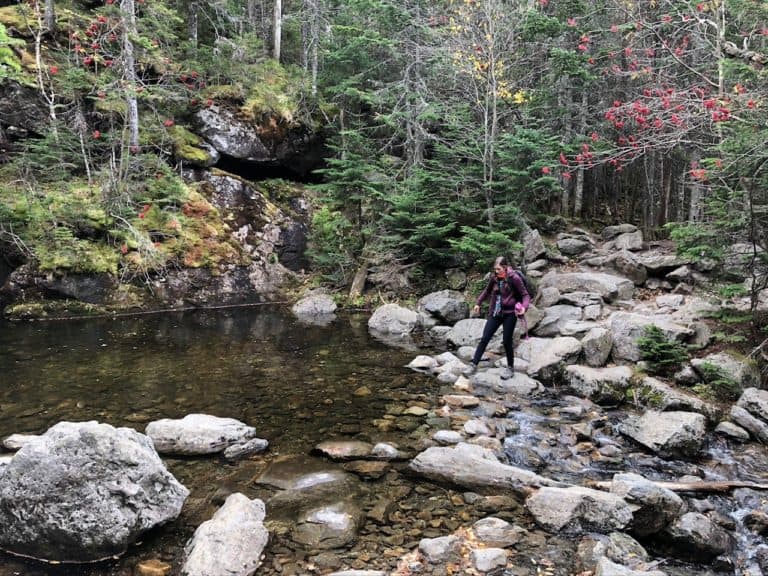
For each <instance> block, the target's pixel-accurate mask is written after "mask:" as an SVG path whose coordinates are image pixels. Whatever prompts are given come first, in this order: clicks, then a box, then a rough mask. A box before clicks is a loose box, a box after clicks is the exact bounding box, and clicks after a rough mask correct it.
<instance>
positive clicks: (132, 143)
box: [120, 0, 139, 152]
mask: <svg viewBox="0 0 768 576" xmlns="http://www.w3.org/2000/svg"><path fill="white" fill-rule="evenodd" d="M120 10H121V12H122V16H123V59H124V61H125V80H126V84H127V86H126V90H125V104H126V107H127V116H128V118H127V120H128V146H129V147H130V150H131V152H137V151H138V149H139V104H138V101H137V100H136V88H137V84H138V79H137V76H136V62H135V57H134V48H133V40H131V38H133V37H136V36H138V33H137V31H136V6H135V4H134V0H121V4H120Z"/></svg>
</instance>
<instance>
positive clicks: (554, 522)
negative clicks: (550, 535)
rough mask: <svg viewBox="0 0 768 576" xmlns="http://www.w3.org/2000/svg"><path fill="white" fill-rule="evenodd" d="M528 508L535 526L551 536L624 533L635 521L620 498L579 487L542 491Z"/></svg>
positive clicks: (534, 497) (527, 504)
mask: <svg viewBox="0 0 768 576" xmlns="http://www.w3.org/2000/svg"><path fill="white" fill-rule="evenodd" d="M525 505H526V508H528V511H529V512H531V514H533V517H534V518H535V519H536V522H537V523H538V524H540V525H541V526H542V527H543V528H544V529H545V530H548V531H550V532H566V533H577V534H578V533H582V532H590V531H594V532H600V533H603V534H605V533H608V532H612V531H613V530H622V529H624V528H626V527H627V526H628V525H629V523H630V522H631V521H632V510H631V508H630V507H629V505H628V504H627V503H626V502H625V501H624V500H623V499H622V498H621V497H619V496H616V495H615V494H611V493H608V492H602V491H600V490H592V489H590V488H582V487H580V486H571V487H569V488H550V487H545V488H541V489H539V490H537V491H536V492H534V493H533V494H532V495H531V496H529V497H528V499H527V500H526V502H525Z"/></svg>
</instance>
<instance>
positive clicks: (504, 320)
mask: <svg viewBox="0 0 768 576" xmlns="http://www.w3.org/2000/svg"><path fill="white" fill-rule="evenodd" d="M515 324H517V316H515V315H514V314H504V315H503V316H491V317H490V318H488V320H486V321H485V327H484V328H483V337H482V338H481V339H480V343H479V344H478V345H477V349H475V356H474V357H473V358H472V363H473V364H479V363H480V360H482V358H483V354H484V353H485V348H486V347H487V346H488V342H490V341H491V338H493V335H494V334H496V330H498V329H499V326H502V325H503V326H504V333H503V336H502V342H503V343H504V352H506V353H507V364H508V365H509V369H510V370H514V369H515V348H514V345H513V342H512V336H513V335H514V333H515Z"/></svg>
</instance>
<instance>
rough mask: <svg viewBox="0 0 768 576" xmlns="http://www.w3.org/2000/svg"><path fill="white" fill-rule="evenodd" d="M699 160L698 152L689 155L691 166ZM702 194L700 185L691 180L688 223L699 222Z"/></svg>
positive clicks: (699, 154)
mask: <svg viewBox="0 0 768 576" xmlns="http://www.w3.org/2000/svg"><path fill="white" fill-rule="evenodd" d="M700 160H701V153H700V152H699V151H698V150H696V151H695V152H693V154H691V164H696V165H698V163H699V161H700ZM703 194H704V190H703V188H702V186H701V183H700V182H699V181H698V180H693V181H692V182H691V199H690V204H689V205H688V221H689V222H699V221H700V220H701V202H702V200H703V198H702V196H703Z"/></svg>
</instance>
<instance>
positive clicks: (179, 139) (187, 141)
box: [168, 126, 212, 165]
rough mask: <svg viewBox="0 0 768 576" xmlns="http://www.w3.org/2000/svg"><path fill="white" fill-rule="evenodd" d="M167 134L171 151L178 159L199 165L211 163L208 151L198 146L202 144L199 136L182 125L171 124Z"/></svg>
mask: <svg viewBox="0 0 768 576" xmlns="http://www.w3.org/2000/svg"><path fill="white" fill-rule="evenodd" d="M168 134H169V135H170V137H171V140H172V142H173V153H174V155H175V156H176V157H177V158H178V159H180V160H185V161H187V162H191V163H193V164H201V165H206V164H210V163H211V160H212V158H211V155H210V153H209V152H208V151H207V150H205V149H204V148H201V147H200V146H201V145H202V144H203V139H202V138H200V136H198V135H197V134H194V133H193V132H190V131H189V130H187V129H186V128H184V127H183V126H172V127H171V128H170V129H169V130H168Z"/></svg>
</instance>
